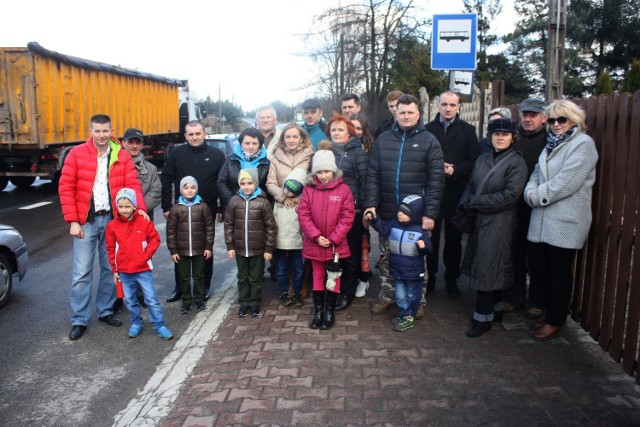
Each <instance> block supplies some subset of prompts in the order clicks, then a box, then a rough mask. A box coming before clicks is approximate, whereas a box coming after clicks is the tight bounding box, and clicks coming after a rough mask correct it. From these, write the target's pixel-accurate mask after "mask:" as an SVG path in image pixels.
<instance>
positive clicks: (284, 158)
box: [267, 123, 313, 207]
mask: <svg viewBox="0 0 640 427" xmlns="http://www.w3.org/2000/svg"><path fill="white" fill-rule="evenodd" d="M312 155H313V147H312V146H311V140H310V139H309V135H307V133H306V132H305V131H304V129H302V127H300V126H299V125H297V124H296V123H289V124H288V125H286V126H285V127H284V129H283V130H282V133H281V134H280V138H279V139H278V143H277V145H276V150H275V152H274V153H273V157H272V158H271V165H270V166H269V175H268V176H267V191H269V193H270V194H271V196H273V198H274V199H275V200H276V202H280V203H282V204H284V205H285V206H288V207H295V206H297V205H298V203H299V201H300V198H299V197H295V198H290V197H285V195H284V192H283V189H282V186H283V185H284V180H285V179H287V175H289V173H291V171H292V170H294V169H296V168H301V169H304V170H307V171H308V170H309V163H310V161H311V156H312Z"/></svg>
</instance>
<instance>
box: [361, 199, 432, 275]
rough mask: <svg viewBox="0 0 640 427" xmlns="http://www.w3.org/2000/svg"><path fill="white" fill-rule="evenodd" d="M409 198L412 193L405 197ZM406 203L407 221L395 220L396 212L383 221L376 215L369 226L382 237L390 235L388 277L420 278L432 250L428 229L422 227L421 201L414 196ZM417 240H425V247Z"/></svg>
mask: <svg viewBox="0 0 640 427" xmlns="http://www.w3.org/2000/svg"><path fill="white" fill-rule="evenodd" d="M409 198H412V196H409V197H407V198H406V199H404V200H405V201H406V200H407V199H409ZM405 203H406V202H405ZM408 205H409V208H410V209H411V220H410V221H409V222H400V221H398V218H397V215H396V218H395V219H392V220H390V221H383V220H382V219H381V218H380V216H377V217H376V219H375V220H374V222H373V223H372V225H373V228H375V229H376V231H377V232H378V233H380V235H381V236H384V237H388V238H389V248H390V250H391V253H390V255H389V274H391V277H393V278H394V279H400V280H422V279H423V278H424V274H425V268H424V256H425V255H427V254H429V253H431V239H429V232H428V231H427V230H424V229H423V228H422V212H423V208H424V201H423V199H422V197H420V196H417V195H416V196H413V198H412V200H411V201H410V202H409V203H408ZM418 240H422V241H424V243H425V247H424V249H420V248H419V247H418V245H417V242H418Z"/></svg>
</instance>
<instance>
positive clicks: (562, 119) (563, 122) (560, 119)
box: [547, 116, 569, 126]
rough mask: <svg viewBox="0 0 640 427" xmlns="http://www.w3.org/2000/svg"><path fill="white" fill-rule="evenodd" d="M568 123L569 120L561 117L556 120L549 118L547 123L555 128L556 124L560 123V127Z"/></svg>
mask: <svg viewBox="0 0 640 427" xmlns="http://www.w3.org/2000/svg"><path fill="white" fill-rule="evenodd" d="M568 121H569V119H568V118H566V117H565V116H560V117H558V118H555V119H554V118H553V117H549V118H548V119H547V123H548V124H549V125H550V126H553V125H554V124H556V122H558V124H559V125H563V124H565V123H567V122H568Z"/></svg>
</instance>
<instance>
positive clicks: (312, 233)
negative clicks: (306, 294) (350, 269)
mask: <svg viewBox="0 0 640 427" xmlns="http://www.w3.org/2000/svg"><path fill="white" fill-rule="evenodd" d="M354 217H355V211H354V204H353V195H352V194H351V190H350V189H349V187H348V186H347V185H346V184H345V183H344V182H343V181H342V178H337V179H335V180H334V181H331V182H329V183H327V184H322V183H321V182H320V181H318V178H316V177H315V176H314V177H312V179H310V180H309V181H308V185H307V186H306V187H305V188H304V191H303V192H302V197H301V198H300V204H299V205H298V221H299V222H300V229H301V230H302V234H303V235H304V241H303V244H302V256H303V257H304V258H306V259H314V260H316V261H328V260H330V259H331V258H332V257H333V250H334V249H333V247H332V246H329V247H327V248H323V247H321V246H320V245H318V237H320V236H324V237H326V238H327V239H329V241H330V242H331V243H332V245H333V246H334V247H335V251H336V252H337V253H338V254H339V255H340V258H346V257H348V256H350V255H351V251H350V250H349V245H348V243H347V233H348V232H349V230H350V229H351V226H352V225H353V220H354Z"/></svg>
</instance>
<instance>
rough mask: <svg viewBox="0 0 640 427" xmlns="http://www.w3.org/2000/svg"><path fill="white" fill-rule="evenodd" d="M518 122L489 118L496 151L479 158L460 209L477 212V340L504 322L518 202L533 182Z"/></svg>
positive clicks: (473, 276) (473, 282)
mask: <svg viewBox="0 0 640 427" xmlns="http://www.w3.org/2000/svg"><path fill="white" fill-rule="evenodd" d="M516 126H517V124H516V122H515V121H513V120H511V119H506V118H500V119H496V120H493V121H491V122H489V126H488V132H489V134H488V139H489V140H490V141H491V145H492V146H493V151H491V152H488V153H484V154H482V155H481V156H480V157H478V159H477V160H476V163H475V165H474V167H473V171H472V172H471V178H470V180H469V184H468V185H467V188H466V189H465V191H464V193H463V195H462V198H461V199H460V205H459V207H458V211H459V212H462V213H467V214H471V213H474V214H475V228H474V230H473V232H472V233H471V235H470V236H469V239H468V241H467V249H466V251H465V256H464V260H463V263H462V271H463V273H465V274H467V275H469V287H470V288H471V289H472V290H475V291H478V294H477V298H476V306H475V310H474V312H473V320H472V326H471V329H469V330H468V331H467V334H466V335H467V337H469V338H475V337H479V336H480V335H482V334H484V333H485V332H487V331H489V330H490V329H491V322H492V321H501V320H502V290H503V289H504V288H505V287H506V286H508V285H510V284H511V283H513V262H512V255H511V246H512V243H513V234H514V232H515V229H516V225H517V204H518V200H519V198H520V195H521V194H522V190H523V189H524V186H525V184H526V181H527V175H528V172H527V164H526V162H525V161H524V159H523V158H522V156H521V155H520V153H518V152H517V151H515V150H514V149H513V146H512V145H513V142H514V139H515V136H516V129H517V127H516Z"/></svg>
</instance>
